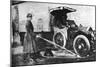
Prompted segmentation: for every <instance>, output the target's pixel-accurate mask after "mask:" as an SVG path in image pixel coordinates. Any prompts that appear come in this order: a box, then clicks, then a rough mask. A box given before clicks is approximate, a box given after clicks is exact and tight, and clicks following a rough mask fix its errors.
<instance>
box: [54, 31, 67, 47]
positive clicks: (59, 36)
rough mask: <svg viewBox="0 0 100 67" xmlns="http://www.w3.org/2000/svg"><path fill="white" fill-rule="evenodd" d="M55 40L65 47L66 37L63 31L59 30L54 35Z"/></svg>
mask: <svg viewBox="0 0 100 67" xmlns="http://www.w3.org/2000/svg"><path fill="white" fill-rule="evenodd" d="M53 42H55V43H56V44H58V45H60V46H62V47H65V45H66V38H65V35H64V34H63V33H62V32H57V33H56V34H55V35H54V36H53Z"/></svg>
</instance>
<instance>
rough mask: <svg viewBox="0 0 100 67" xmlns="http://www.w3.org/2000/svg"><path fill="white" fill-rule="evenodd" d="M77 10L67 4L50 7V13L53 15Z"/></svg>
mask: <svg viewBox="0 0 100 67" xmlns="http://www.w3.org/2000/svg"><path fill="white" fill-rule="evenodd" d="M75 11H76V9H73V8H69V7H66V6H60V7H56V8H52V9H50V13H51V14H52V15H59V14H62V15H65V14H67V13H70V12H75Z"/></svg>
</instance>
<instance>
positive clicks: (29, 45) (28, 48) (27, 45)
mask: <svg viewBox="0 0 100 67" xmlns="http://www.w3.org/2000/svg"><path fill="white" fill-rule="evenodd" d="M31 20H32V14H30V13H29V14H28V15H27V23H26V31H27V32H26V34H25V38H24V53H25V56H26V57H25V59H26V58H27V57H30V54H31V53H36V52H37V47H36V42H35V33H34V27H33V25H32V22H31Z"/></svg>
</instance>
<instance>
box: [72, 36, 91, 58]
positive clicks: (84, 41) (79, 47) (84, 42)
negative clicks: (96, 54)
mask: <svg viewBox="0 0 100 67" xmlns="http://www.w3.org/2000/svg"><path fill="white" fill-rule="evenodd" d="M73 49H74V51H75V53H76V54H77V55H79V56H81V57H87V56H89V51H90V42H89V40H88V38H87V37H86V36H84V35H78V36H76V37H75V39H74V42H73Z"/></svg>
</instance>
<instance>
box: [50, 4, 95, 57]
mask: <svg viewBox="0 0 100 67" xmlns="http://www.w3.org/2000/svg"><path fill="white" fill-rule="evenodd" d="M49 11H50V14H51V16H50V17H51V18H50V19H51V22H50V26H51V30H52V31H53V32H54V34H53V42H55V43H56V44H58V45H60V46H62V47H64V48H66V49H69V50H71V51H73V52H74V53H76V54H77V55H79V56H81V57H87V56H90V55H92V54H93V52H94V51H95V39H94V37H95V36H94V34H92V33H93V31H91V30H89V29H90V27H82V26H78V25H76V24H75V22H74V20H68V19H67V13H71V12H75V11H76V10H75V9H72V8H69V7H65V6H61V7H57V8H52V9H50V10H49Z"/></svg>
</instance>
